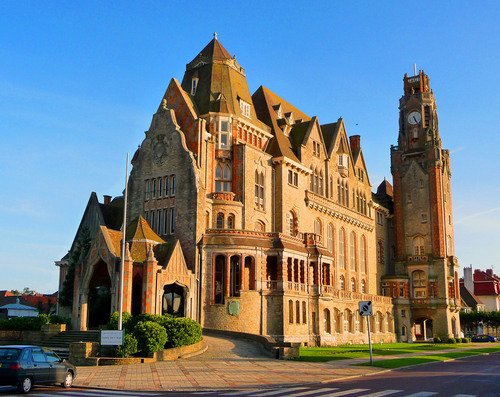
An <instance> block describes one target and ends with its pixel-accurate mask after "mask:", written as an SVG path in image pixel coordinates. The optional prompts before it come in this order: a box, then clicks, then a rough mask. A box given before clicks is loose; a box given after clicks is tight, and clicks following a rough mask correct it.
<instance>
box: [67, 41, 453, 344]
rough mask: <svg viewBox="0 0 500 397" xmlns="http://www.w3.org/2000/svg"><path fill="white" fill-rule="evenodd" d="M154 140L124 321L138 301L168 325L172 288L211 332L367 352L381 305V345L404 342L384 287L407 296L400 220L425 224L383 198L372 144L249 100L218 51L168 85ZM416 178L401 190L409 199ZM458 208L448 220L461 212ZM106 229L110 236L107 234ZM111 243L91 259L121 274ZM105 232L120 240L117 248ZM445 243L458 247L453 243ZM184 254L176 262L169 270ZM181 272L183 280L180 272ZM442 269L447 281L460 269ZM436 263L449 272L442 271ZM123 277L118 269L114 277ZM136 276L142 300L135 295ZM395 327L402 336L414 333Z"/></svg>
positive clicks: (387, 190)
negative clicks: (364, 346)
mask: <svg viewBox="0 0 500 397" xmlns="http://www.w3.org/2000/svg"><path fill="white" fill-rule="evenodd" d="M145 134H146V135H145V138H144V140H143V141H142V143H141V145H140V147H139V149H138V150H137V152H136V153H135V154H134V156H133V159H132V165H133V169H132V171H131V173H130V179H129V184H128V208H127V209H128V218H127V219H128V222H130V220H136V219H139V220H140V221H139V222H143V223H144V222H145V223H146V224H147V227H148V228H149V231H147V233H146V234H148V235H149V236H153V237H149V238H146V237H143V239H145V241H142V240H141V238H138V237H137V236H136V238H135V239H134V238H132V237H130V238H127V239H126V242H127V255H126V257H125V268H124V273H125V291H124V296H125V299H124V309H125V310H127V311H130V310H131V308H132V310H131V311H132V312H133V311H134V310H133V307H134V302H135V301H137V302H139V303H140V307H141V309H140V311H142V312H154V313H161V312H164V310H163V309H164V306H165V302H166V301H165V299H167V298H165V294H166V292H165V291H166V290H164V287H165V285H166V284H168V283H171V284H172V283H174V284H175V283H177V284H178V285H179V286H181V290H182V291H184V294H183V297H184V298H183V299H184V300H183V301H182V304H183V305H184V315H186V316H189V317H191V318H194V319H196V320H197V321H199V322H200V323H201V324H202V326H204V327H205V328H209V329H218V330H224V331H233V332H245V333H250V334H255V335H263V336H266V337H268V338H271V339H272V340H275V341H277V342H301V343H307V344H313V345H334V344H339V343H358V342H359V343H363V342H366V341H367V319H366V318H364V317H361V316H360V315H359V310H358V303H359V302H360V301H372V303H373V309H374V313H373V316H372V317H370V319H369V321H370V326H371V330H372V333H373V334H372V340H374V341H375V342H390V341H393V340H395V339H396V335H397V332H396V329H395V318H394V313H395V312H394V306H393V301H394V299H393V298H396V301H397V297H394V296H393V295H392V294H390V293H388V290H387V289H386V287H385V285H386V284H387V281H386V278H387V280H389V279H390V280H394V281H391V283H393V284H394V286H395V287H394V288H396V290H397V291H399V286H401V288H403V289H402V291H403V293H404V294H408V293H409V286H408V277H407V272H406V273H405V272H403V273H402V272H401V271H399V270H400V269H402V268H404V269H406V268H407V267H408V266H406V265H402V264H401V255H402V254H403V252H406V251H405V249H406V244H408V242H407V241H406V240H401V239H396V246H395V243H394V234H396V235H397V233H398V232H399V231H401V230H403V229H402V228H403V227H404V226H401V224H399V223H398V220H403V219H404V220H405V222H407V225H410V224H411V222H414V223H415V225H417V226H415V227H416V228H419V227H420V223H419V220H412V218H415V213H414V211H412V210H411V208H409V209H408V207H406V206H404V207H401V202H400V203H399V204H398V203H395V204H393V200H392V198H393V192H392V186H391V185H390V184H389V183H388V182H387V181H384V182H383V183H382V184H381V185H380V186H379V187H378V189H377V193H376V194H373V193H372V184H371V181H370V179H369V174H368V170H367V167H366V164H365V161H364V157H363V151H362V147H361V138H360V136H359V135H354V136H351V137H349V136H348V134H347V131H346V126H345V124H344V121H343V119H341V118H340V119H338V120H337V121H336V122H334V123H329V124H320V122H319V120H318V118H317V117H310V116H308V115H306V114H305V113H303V112H302V111H301V110H299V109H298V108H296V107H295V106H293V105H292V104H290V103H288V102H287V101H286V100H284V99H282V98H281V97H279V96H278V95H276V94H275V93H273V92H272V91H270V90H269V89H268V88H266V87H263V86H261V87H259V89H258V90H257V91H256V92H255V93H254V94H253V95H251V94H250V91H249V89H248V84H247V81H246V74H245V71H244V69H243V68H242V67H241V66H240V65H239V64H238V62H237V61H236V59H235V58H234V57H231V56H230V55H229V53H228V52H227V51H226V50H225V48H224V47H223V46H222V45H221V44H220V42H219V41H218V40H217V39H216V38H214V40H212V41H211V42H210V43H209V44H208V45H207V46H206V47H205V48H204V49H203V50H202V51H201V52H200V53H199V55H197V56H196V57H195V58H194V59H193V60H192V61H191V62H190V63H188V64H187V66H186V72H185V75H184V78H183V80H182V82H181V83H179V82H178V81H177V80H176V79H172V80H171V81H170V84H169V85H168V88H167V90H166V92H165V94H164V96H163V98H162V99H161V101H160V104H159V107H158V109H157V111H156V113H155V114H154V116H153V119H152V122H151V125H150V127H149V129H148V131H146V133H145ZM440 153H441V152H440ZM442 153H446V152H442ZM447 159H448V157H446V161H448V160H447ZM446 161H445V163H446ZM446 164H448V163H446ZM393 166H394V165H393ZM412 169H415V168H412ZM412 172H413V171H412ZM412 172H410V173H409V174H408V175H409V176H406V175H407V174H406V173H405V174H404V175H403V174H401V177H400V178H399V179H398V184H397V185H396V187H397V189H399V190H397V193H398V194H399V196H398V197H400V194H401V192H400V191H401V186H402V185H404V184H405V183H410V182H408V181H407V179H408V178H409V180H410V181H413V179H411V178H414V176H413V175H414V174H413V173H412ZM416 172H417V170H416V171H415V173H416ZM418 172H420V174H418V175H417V174H415V175H417V176H418V178H420V179H423V177H421V176H420V175H421V173H422V171H418ZM426 172H427V171H426ZM397 175H399V174H397ZM397 175H395V177H397ZM433 175H435V176H436V177H437V176H439V175H441V174H440V173H438V172H437V171H434V173H433ZM446 175H448V174H446ZM404 178H407V179H404ZM418 178H417V179H418ZM447 181H448V180H447V179H446V178H445V183H448V182H447ZM411 183H413V182H411ZM431 183H433V185H432V186H436V184H437V183H441V180H437V179H435V180H433V182H432V181H431V180H430V178H429V182H426V184H425V186H424V189H423V190H422V191H421V192H419V194H420V196H418V197H415V199H414V200H415V202H417V201H418V205H419V206H422V207H424V206H425V205H427V206H428V207H427V211H428V216H429V217H430V218H432V219H434V218H435V216H434V214H431V213H430V212H429V211H430V209H431V208H434V207H431V206H430V205H429V204H430V203H429V201H426V200H425V197H426V195H429V194H431V193H432V194H434V193H433V192H434V190H433V188H432V186H431ZM446 186H449V185H446ZM445 189H446V188H445ZM448 191H449V190H448ZM433 197H434V196H433ZM440 197H441V196H440ZM115 200H116V199H115ZM447 203H448V204H446V203H444V204H443V205H444V207H443V208H445V209H446V211H448V209H449V211H451V201H448V202H447ZM93 205H94V206H95V203H94V204H93ZM393 205H395V207H396V211H395V213H396V215H397V216H396V218H393ZM101 206H102V205H101ZM447 206H448V207H447ZM96 208H99V207H98V206H97V207H96ZM101 210H102V208H101ZM86 212H87V211H86ZM398 216H399V218H398ZM418 216H420V215H418ZM87 217H88V216H87ZM84 218H85V216H84ZM93 219H97V220H99V219H100V218H99V216H97V217H94V218H93ZM82 222H83V221H82ZM94 224H97V225H98V226H99V227H100V228H101V229H102V228H106V227H105V226H106V222H105V220H103V221H102V222H100V223H99V222H97V223H96V222H95V221H94ZM429 224H431V223H429ZM96 227H97V226H95V227H94V229H96ZM407 227H408V226H407ZM436 227H443V228H444V225H440V224H436ZM143 228H144V227H143ZM94 229H93V230H94ZM108 229H109V228H106V230H104V231H101V234H102V236H101V237H99V238H98V237H95V236H100V234H99V231H97V229H96V231H94V232H93V236H94V245H95V246H93V248H92V250H93V251H92V252H91V255H90V256H91V257H92V256H93V257H95V256H96V255H97V253H99V252H101V251H100V248H99V246H103V245H105V246H106V247H107V251H106V250H102V254H100V255H101V256H100V257H101V258H103V256H104V255H105V254H106V252H108V254H109V255H110V260H114V259H116V258H119V257H120V254H119V252H118V251H119V248H120V238H119V236H118V235H116V233H117V230H118V228H115V229H114V230H113V231H110V230H108ZM135 229H137V227H135ZM418 230H419V233H422V234H423V235H424V236H425V238H427V239H429V238H431V237H430V236H431V235H430V234H429V233H426V232H424V231H421V230H420V229H418ZM106 232H107V233H108V234H110V233H111V234H112V235H114V236H115V237H114V238H111V240H113V241H114V245H113V244H111V243H109V241H108V242H106V238H105V234H106ZM144 233H145V232H144ZM144 233H143V234H144ZM413 233H416V232H413ZM446 233H447V234H448V235H451V236H452V229H450V230H447V232H446ZM446 233H445V234H446ZM403 234H404V232H403ZM136 235H137V233H136ZM432 236H433V238H435V236H434V235H432ZM99 239H100V240H99ZM108 240H109V239H108ZM97 241H101V244H100V245H99V244H97ZM443 241H444V240H443ZM96 244H97V245H96ZM134 244H135V245H134ZM138 244H145V246H144V247H143V248H142V251H141V250H138V249H134V248H133V246H138ZM398 244H399V245H398ZM428 244H429V246H430V240H429V242H428ZM439 244H441V245H442V244H443V242H442V241H441V240H439ZM441 245H440V246H439V247H440V248H439V250H440V251H439V253H440V254H441V253H442V251H443V249H444V248H443V247H442V246H441ZM173 246H175V247H177V251H176V252H177V256H173V255H168V256H165V255H163V256H162V252H163V251H165V250H169V248H168V247H173ZM113 247H114V248H113ZM162 247H163V248H162ZM393 252H397V258H398V260H397V261H395V259H396V258H395V256H394V255H395V254H394V253H393ZM158 258H160V259H158ZM162 258H163V261H164V262H163V263H161V261H162ZM165 258H166V259H165ZM172 260H173V261H174V262H175V263H176V264H177V265H178V266H177V265H176V266H177V267H176V266H173V265H172V266H171V265H168V263H167V262H168V261H172ZM433 260H434V261H435V264H434V265H433V269H435V271H436V273H437V272H438V269H441V270H442V269H444V267H445V265H444V262H446V261H448V260H449V259H446V258H444V256H443V255H441V256H439V255H436V256H435V258H433ZM103 261H104V262H105V263H108V264H109V263H110V262H109V261H108V260H107V259H103ZM165 261H167V262H165ZM436 261H441V262H443V261H444V262H443V264H442V266H441V267H440V266H439V265H438V264H437V262H436ZM91 262H92V261H91V260H89V259H84V260H83V262H82V265H81V266H82V267H83V268H86V269H91V267H92V265H91V264H90V263H91ZM61 263H62V262H59V263H58V265H59V266H62V265H61ZM409 266H410V267H411V266H412V265H409ZM111 267H113V266H111ZM136 268H137V269H136ZM113 269H115V267H113V268H110V267H109V266H108V271H109V274H110V275H111V274H113V275H115V274H114V273H113ZM174 269H177V270H176V271H175V272H177V275H173V273H172V272H174ZM115 270H116V269H115ZM139 270H140V271H139ZM63 271H65V269H63V267H62V268H61V274H62V272H63ZM87 272H88V274H89V276H88V277H93V276H92V274H94V271H92V270H87ZM175 272H174V273H175ZM136 273H137V274H136ZM138 274H140V277H142V278H141V280H142V283H143V286H142V295H137V294H134V287H133V281H132V279H133V278H134V277H136V276H137V277H139V276H138ZM383 276H384V277H386V278H384V282H382V277H383ZM78 277H79V276H77V278H78ZM436 277H437V276H436ZM439 277H448V276H445V275H444V274H443V275H440V276H439ZM111 279H112V281H111V290H112V293H111V294H112V302H113V303H112V305H111V306H112V308H111V310H113V308H116V307H117V306H116V302H117V300H116V295H114V293H115V292H116V284H115V281H114V280H115V279H114V278H113V277H111ZM75 283H76V284H75V285H77V284H78V283H80V284H81V285H80V286H79V287H78V288H76V289H77V290H78V292H75V302H77V303H76V304H74V308H73V315H74V316H76V318H79V319H80V320H79V321H78V323H79V324H80V326H81V327H85V326H86V324H87V323H88V321H87V320H85V319H83V317H82V314H81V312H82V302H83V300H82V299H84V298H85V288H87V289H88V288H89V287H88V285H89V283H83V284H82V283H81V281H80V279H78V280H77V281H76V282H75ZM169 285H170V284H169ZM391 285H392V284H391ZM440 286H441V284H440ZM382 287H383V288H382ZM82 290H83V291H84V293H83V294H82V292H81V291H82ZM181 290H176V291H177V292H179V291H181ZM179 293H180V292H179ZM384 293H385V294H387V295H389V296H383V295H384ZM79 297H80V298H79ZM406 303H407V304H408V302H406ZM136 304H137V303H136ZM398 305H399V303H398ZM398 307H399V306H398ZM408 310H411V308H410V306H408ZM445 317H446V316H445ZM412 318H413V317H411V316H409V322H408V324H407V326H408V329H410V328H411V327H412V326H413V323H412V322H411V321H413V320H411V319H412ZM396 320H397V321H396V323H397V326H399V323H401V322H402V321H404V320H401V318H399V317H398V319H396ZM398 321H399V323H398ZM438 321H441V320H439V319H437V318H436V319H435V322H436V323H437V322H438ZM443 321H444V320H443Z"/></svg>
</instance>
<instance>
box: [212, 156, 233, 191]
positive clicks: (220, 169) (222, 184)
mask: <svg viewBox="0 0 500 397" xmlns="http://www.w3.org/2000/svg"><path fill="white" fill-rule="evenodd" d="M231 179H232V176H231V167H230V166H229V165H228V164H220V163H219V164H217V167H216V168H215V191H216V192H230V191H231Z"/></svg>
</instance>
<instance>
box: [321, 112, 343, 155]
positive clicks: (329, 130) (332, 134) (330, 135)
mask: <svg viewBox="0 0 500 397" xmlns="http://www.w3.org/2000/svg"><path fill="white" fill-rule="evenodd" d="M340 120H341V119H339V120H338V121H337V122H336V123H329V124H323V125H322V126H321V132H322V134H323V139H324V141H325V146H326V150H327V152H328V153H330V149H331V148H330V146H331V145H332V144H333V143H334V142H335V140H336V139H337V135H338V133H339V126H340Z"/></svg>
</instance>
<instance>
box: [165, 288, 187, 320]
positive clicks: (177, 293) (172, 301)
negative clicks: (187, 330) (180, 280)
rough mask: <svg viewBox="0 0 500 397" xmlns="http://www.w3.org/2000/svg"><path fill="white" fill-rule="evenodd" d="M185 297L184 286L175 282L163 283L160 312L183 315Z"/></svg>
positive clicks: (184, 311) (185, 290) (177, 315)
mask: <svg viewBox="0 0 500 397" xmlns="http://www.w3.org/2000/svg"><path fill="white" fill-rule="evenodd" d="M186 299H187V288H186V287H184V286H182V285H180V284H177V283H173V284H168V285H165V287H163V299H162V314H171V315H173V316H176V317H185V316H186Z"/></svg>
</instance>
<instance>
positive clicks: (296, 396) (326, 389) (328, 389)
mask: <svg viewBox="0 0 500 397" xmlns="http://www.w3.org/2000/svg"><path fill="white" fill-rule="evenodd" d="M338 389H339V388H338V387H322V388H320V389H313V390H308V391H304V392H297V393H292V394H287V395H286V397H303V396H308V395H309V394H316V393H325V392H331V391H334V390H338Z"/></svg>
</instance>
